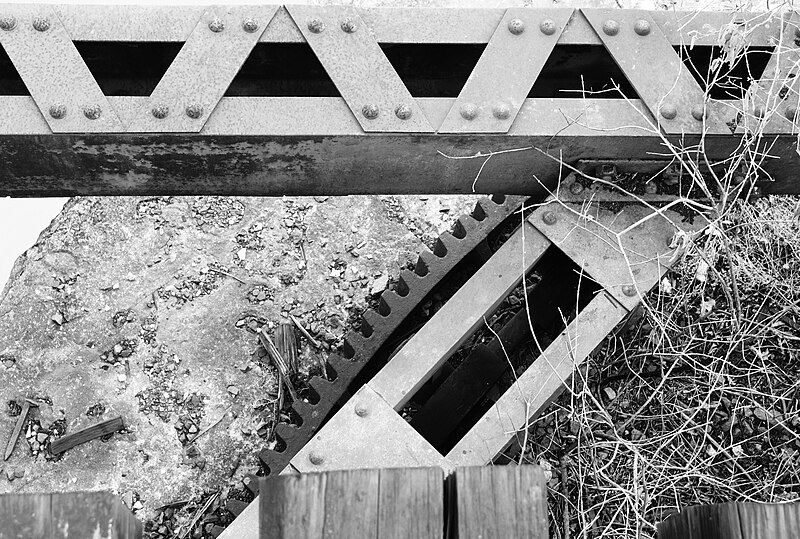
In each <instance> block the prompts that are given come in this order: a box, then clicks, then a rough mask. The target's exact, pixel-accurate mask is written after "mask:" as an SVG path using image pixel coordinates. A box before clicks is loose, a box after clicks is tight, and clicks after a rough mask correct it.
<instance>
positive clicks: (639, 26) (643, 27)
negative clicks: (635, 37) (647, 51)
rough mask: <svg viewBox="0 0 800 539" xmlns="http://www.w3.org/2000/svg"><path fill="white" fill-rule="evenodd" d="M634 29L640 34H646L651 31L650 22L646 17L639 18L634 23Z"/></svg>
mask: <svg viewBox="0 0 800 539" xmlns="http://www.w3.org/2000/svg"><path fill="white" fill-rule="evenodd" d="M633 31H634V32H636V33H637V34H639V35H640V36H646V35H647V34H649V33H650V23H649V22H648V21H645V20H644V19H639V20H638V21H636V22H635V23H634V24H633Z"/></svg>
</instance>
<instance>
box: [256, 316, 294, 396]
mask: <svg viewBox="0 0 800 539" xmlns="http://www.w3.org/2000/svg"><path fill="white" fill-rule="evenodd" d="M258 339H259V340H260V341H261V344H262V345H263V346H264V348H265V349H266V351H267V355H269V357H270V359H271V360H272V363H273V364H274V365H275V368H276V369H278V378H280V380H281V382H283V384H284V385H285V386H286V389H287V390H288V391H289V395H291V396H292V400H294V401H297V391H296V390H295V388H294V385H293V384H292V381H291V380H290V379H289V366H288V365H287V364H286V361H285V360H284V359H283V356H281V354H280V352H278V349H277V348H276V347H275V343H273V342H272V339H270V338H269V335H267V334H266V333H265V332H264V328H261V329H259V330H258Z"/></svg>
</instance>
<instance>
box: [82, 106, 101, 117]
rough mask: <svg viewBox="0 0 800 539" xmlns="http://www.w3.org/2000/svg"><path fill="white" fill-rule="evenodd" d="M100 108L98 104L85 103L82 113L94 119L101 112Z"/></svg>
mask: <svg viewBox="0 0 800 539" xmlns="http://www.w3.org/2000/svg"><path fill="white" fill-rule="evenodd" d="M102 112H103V111H102V109H101V108H100V105H87V106H86V107H84V109H83V115H84V116H86V117H87V118H89V119H90V120H96V119H98V118H99V117H100V115H101V114H102Z"/></svg>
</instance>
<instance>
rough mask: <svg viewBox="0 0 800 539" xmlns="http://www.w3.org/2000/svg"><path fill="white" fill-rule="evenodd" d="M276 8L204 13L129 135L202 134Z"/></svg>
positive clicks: (216, 8)
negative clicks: (142, 133) (136, 133)
mask: <svg viewBox="0 0 800 539" xmlns="http://www.w3.org/2000/svg"><path fill="white" fill-rule="evenodd" d="M278 8H279V6H278V5H253V6H214V7H210V8H207V9H205V10H204V11H203V14H202V16H201V17H200V21H199V22H198V23H197V25H196V26H195V28H194V30H193V31H192V33H191V35H190V36H189V38H188V39H187V40H186V43H184V45H183V47H182V48H181V50H180V52H179V53H178V55H177V56H176V57H175V60H174V61H173V62H172V64H171V65H170V66H169V69H167V72H166V73H165V74H164V76H163V77H162V78H161V80H160V81H159V83H158V86H156V88H155V90H153V93H152V94H151V95H150V98H149V99H148V100H147V101H146V103H145V105H144V106H143V107H142V108H141V109H140V110H139V112H138V115H137V117H135V118H134V119H133V121H132V123H131V126H130V127H129V129H128V131H130V132H153V133H164V132H178V133H199V132H200V131H201V129H202V128H203V126H204V125H205V123H206V121H207V120H208V118H209V116H210V115H211V114H212V113H213V111H214V109H215V108H216V107H217V104H218V103H219V101H220V99H221V98H222V96H223V95H224V94H225V91H226V90H227V89H228V86H230V84H231V81H233V78H234V77H235V76H236V74H237V73H238V72H239V69H241V67H242V64H244V62H245V60H247V57H248V56H249V55H250V52H251V51H252V50H253V47H254V46H255V45H256V43H257V42H258V39H259V38H260V37H261V34H263V33H264V29H265V28H266V27H267V25H268V24H269V23H270V21H271V20H272V17H273V16H274V15H275V12H276V11H277V10H278Z"/></svg>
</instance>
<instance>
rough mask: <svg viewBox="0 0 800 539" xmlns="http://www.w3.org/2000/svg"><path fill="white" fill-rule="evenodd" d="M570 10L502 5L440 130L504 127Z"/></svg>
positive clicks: (496, 130) (499, 129)
mask: <svg viewBox="0 0 800 539" xmlns="http://www.w3.org/2000/svg"><path fill="white" fill-rule="evenodd" d="M572 12H573V10H572V9H530V8H515V9H509V10H507V11H506V13H505V16H504V17H503V18H502V19H501V20H500V24H498V25H497V29H496V30H495V32H494V34H493V35H492V38H491V39H490V40H489V43H488V44H487V45H486V49H484V51H483V54H482V55H481V57H480V59H479V60H478V63H477V65H476V66H475V68H474V69H473V70H472V73H471V74H470V76H469V79H467V82H466V84H465V85H464V88H462V90H461V93H459V95H458V99H457V100H456V102H455V104H454V105H453V108H451V109H450V112H449V113H448V114H447V117H446V118H445V120H444V123H443V124H442V125H441V127H440V128H439V132H440V133H505V132H507V131H508V129H509V128H510V127H511V124H512V123H513V122H514V118H516V116H517V113H518V112H519V110H520V108H521V107H522V104H523V103H524V101H525V98H526V97H527V96H528V93H529V92H530V90H531V88H532V87H533V83H534V82H536V79H537V78H538V77H539V74H540V73H541V71H542V68H543V67H544V64H545V62H546V61H547V59H548V57H549V56H550V53H551V52H552V51H553V47H555V45H556V42H557V41H558V38H559V37H560V35H561V32H562V31H563V30H564V27H565V26H566V25H567V23H568V21H569V20H570V17H571V16H572Z"/></svg>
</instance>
